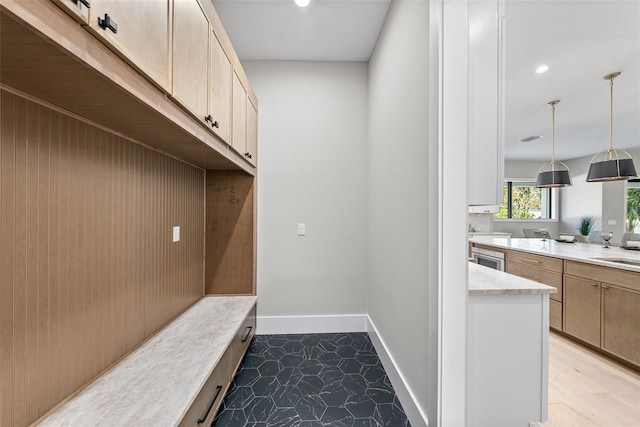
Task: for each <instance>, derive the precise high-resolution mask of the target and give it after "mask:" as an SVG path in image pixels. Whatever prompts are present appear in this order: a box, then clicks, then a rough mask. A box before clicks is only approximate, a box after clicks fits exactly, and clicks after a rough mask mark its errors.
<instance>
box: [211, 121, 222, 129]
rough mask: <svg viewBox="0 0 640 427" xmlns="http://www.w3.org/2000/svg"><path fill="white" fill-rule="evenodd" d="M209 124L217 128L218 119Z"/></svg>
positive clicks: (218, 124)
mask: <svg viewBox="0 0 640 427" xmlns="http://www.w3.org/2000/svg"><path fill="white" fill-rule="evenodd" d="M211 126H213V127H214V128H216V129H218V128H219V127H220V123H218V121H214V122H213V123H211Z"/></svg>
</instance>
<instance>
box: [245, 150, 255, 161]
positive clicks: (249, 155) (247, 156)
mask: <svg viewBox="0 0 640 427" xmlns="http://www.w3.org/2000/svg"><path fill="white" fill-rule="evenodd" d="M244 156H245V157H246V158H247V159H253V155H252V154H251V153H249V152H248V151H247V152H246V153H244Z"/></svg>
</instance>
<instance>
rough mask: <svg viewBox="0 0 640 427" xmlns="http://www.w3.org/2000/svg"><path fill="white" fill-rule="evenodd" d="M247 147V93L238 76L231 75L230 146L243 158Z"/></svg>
mask: <svg viewBox="0 0 640 427" xmlns="http://www.w3.org/2000/svg"><path fill="white" fill-rule="evenodd" d="M246 145H247V91H245V89H244V86H242V82H240V79H239V78H238V75H237V74H236V73H235V72H234V73H233V133H232V134H231V146H232V147H233V149H234V150H236V151H237V152H238V153H240V154H242V155H243V156H244V153H245V152H246V151H245V148H246Z"/></svg>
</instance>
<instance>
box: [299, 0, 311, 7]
mask: <svg viewBox="0 0 640 427" xmlns="http://www.w3.org/2000/svg"><path fill="white" fill-rule="evenodd" d="M310 2H311V0H296V4H297V5H298V6H300V7H307V6H309V3H310Z"/></svg>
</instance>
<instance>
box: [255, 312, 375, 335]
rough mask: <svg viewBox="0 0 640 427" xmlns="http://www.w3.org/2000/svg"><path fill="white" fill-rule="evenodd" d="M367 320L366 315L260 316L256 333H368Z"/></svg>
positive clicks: (257, 320)
mask: <svg viewBox="0 0 640 427" xmlns="http://www.w3.org/2000/svg"><path fill="white" fill-rule="evenodd" d="M367 319H368V316H367V315H366V314H342V315H340V314H338V315H323V316H258V318H257V319H256V333H257V334H261V335H272V334H323V333H339V332H367Z"/></svg>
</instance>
